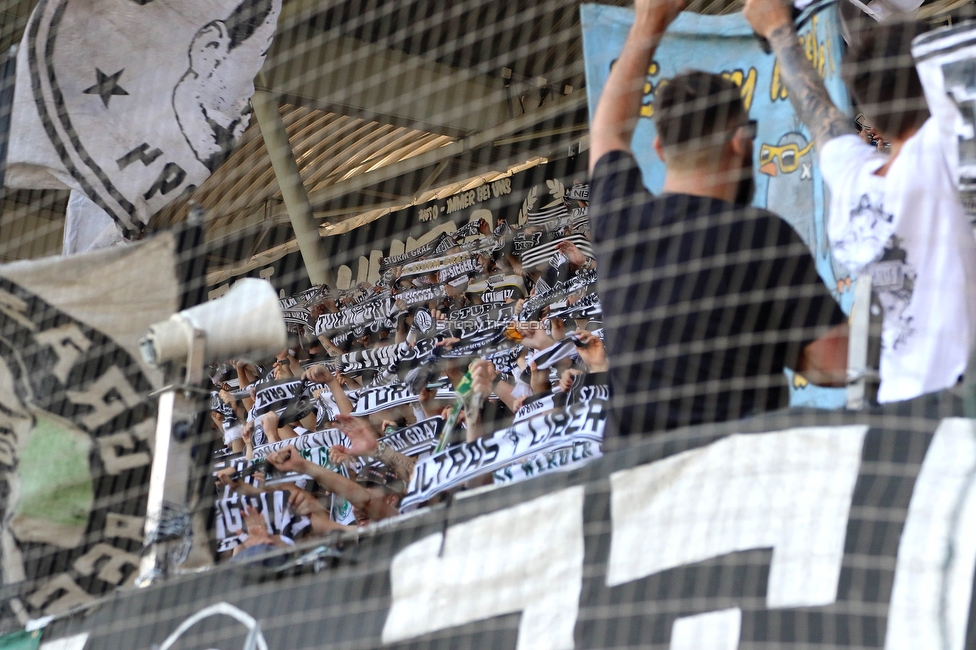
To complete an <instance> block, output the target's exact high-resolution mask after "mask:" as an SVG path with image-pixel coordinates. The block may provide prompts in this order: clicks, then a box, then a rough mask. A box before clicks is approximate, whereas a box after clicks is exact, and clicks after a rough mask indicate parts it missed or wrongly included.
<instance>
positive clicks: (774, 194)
mask: <svg viewBox="0 0 976 650" xmlns="http://www.w3.org/2000/svg"><path fill="white" fill-rule="evenodd" d="M580 12H581V22H582V27H583V57H584V63H585V66H586V90H587V99H588V101H589V109H590V117H591V118H592V116H593V112H594V110H595V109H596V105H597V102H599V100H600V94H601V93H602V92H603V87H604V85H605V84H606V82H607V76H608V75H609V74H610V67H611V65H612V64H613V62H614V61H615V60H616V58H617V56H619V54H620V50H621V49H622V48H623V44H624V41H625V40H626V39H627V34H628V32H629V31H630V26H631V25H632V24H633V22H634V12H633V10H631V9H625V8H622V7H612V6H606V5H597V4H585V5H583V6H582V7H581V9H580ZM808 12H809V14H811V16H810V17H809V19H806V21H805V23H804V24H803V25H802V27H801V28H800V30H799V36H800V39H801V42H802V44H803V46H804V49H805V51H806V53H807V58H808V59H810V61H811V62H812V63H813V65H814V67H815V68H816V70H817V71H818V72H819V73H820V76H821V77H822V78H823V79H824V83H825V84H826V86H827V90H828V91H829V92H830V95H831V97H832V98H833V100H834V103H835V104H837V106H840V107H841V108H848V109H849V108H850V106H851V102H850V98H849V95H848V93H847V90H846V89H845V88H844V84H843V81H842V80H841V77H840V61H841V57H842V55H843V47H844V43H843V40H842V39H841V37H840V31H839V26H838V20H837V16H836V7H835V5H833V4H829V3H815V5H814V6H811V7H810V8H809V9H808ZM805 17H806V13H805V14H804V15H803V16H801V17H800V20H801V21H803V20H804V18H805ZM692 69H697V70H705V71H708V72H715V73H719V74H722V75H723V76H725V77H727V78H728V79H730V80H732V81H733V82H735V83H736V84H737V85H739V87H740V88H741V89H742V98H743V101H744V102H745V106H746V109H747V110H748V111H749V117H750V118H751V119H754V120H757V121H758V125H759V126H758V135H757V136H756V139H755V151H754V161H755V165H756V167H757V170H756V174H755V176H756V196H755V200H754V201H753V204H754V205H756V206H758V207H763V208H766V209H768V210H770V211H772V212H775V213H776V214H778V215H780V216H781V217H783V218H784V219H786V221H788V222H789V223H790V225H792V226H793V228H794V229H795V230H796V231H797V233H798V234H799V235H800V237H801V238H803V241H804V242H805V243H806V244H807V246H809V247H810V252H811V254H812V255H813V257H814V259H815V260H816V263H817V270H818V271H819V273H820V276H821V277H822V278H823V280H824V283H825V284H826V285H827V286H828V287H829V288H830V290H831V292H832V293H833V294H834V297H835V298H837V300H838V301H839V302H840V304H841V306H842V307H843V308H844V310H845V311H847V312H850V307H851V303H852V301H853V291H852V289H851V281H850V274H849V273H848V272H847V270H846V269H844V268H843V267H842V266H840V265H839V264H837V263H835V262H834V261H833V259H832V257H831V255H830V248H829V245H828V242H827V233H826V229H825V226H824V224H825V216H826V210H827V209H828V208H829V204H830V201H829V190H828V189H827V187H826V185H825V184H824V182H823V179H822V177H821V175H820V168H819V165H818V164H817V157H816V151H815V149H814V147H813V143H812V142H811V140H810V135H809V132H808V131H807V128H806V127H805V126H804V125H803V124H802V123H801V122H800V119H799V118H798V117H797V115H796V112H795V111H794V110H793V106H792V104H790V101H789V98H788V96H787V93H786V88H785V87H784V86H783V84H782V82H781V80H780V78H779V66H778V65H777V64H776V58H775V57H774V56H773V55H772V54H765V53H764V52H763V51H762V49H760V47H759V43H758V41H757V40H756V37H755V36H754V35H753V33H752V28H751V27H750V26H749V24H748V23H747V22H746V20H745V18H743V16H742V14H741V13H737V14H732V15H728V16H704V15H701V14H694V13H691V12H687V11H686V12H683V13H682V14H681V15H680V16H679V17H678V19H677V20H675V21H674V23H672V24H671V26H670V27H669V28H668V31H667V32H666V33H665V34H664V37H663V38H662V40H661V44H660V46H659V47H658V49H657V52H656V54H655V56H654V60H653V61H652V63H651V66H650V68H649V69H648V71H647V82H646V83H645V85H644V101H643V107H642V109H641V119H640V121H639V122H638V125H637V130H636V132H635V134H634V140H633V144H632V148H633V151H634V155H635V156H636V158H637V162H638V164H639V165H640V168H641V170H642V171H643V174H644V184H645V185H646V186H647V188H648V189H649V190H650V191H652V192H659V191H660V190H661V187H662V185H663V184H664V163H662V162H661V161H660V160H659V159H658V157H657V155H656V154H655V153H654V147H653V142H654V137H655V135H656V132H655V129H654V122H653V120H652V119H651V118H652V116H653V101H654V91H655V89H656V88H658V87H659V85H660V84H661V83H662V82H665V83H666V80H667V79H668V78H670V77H672V76H674V75H676V74H678V73H680V72H684V71H686V70H692ZM849 112H851V113H852V111H850V110H849ZM851 126H852V128H853V118H852V124H851ZM841 390H842V389H833V390H831V389H821V388H818V387H816V386H813V385H810V384H806V383H805V381H803V380H802V378H794V377H792V376H791V377H790V391H791V397H792V399H791V403H794V404H800V403H803V404H805V405H818V404H819V405H822V406H823V407H825V408H832V407H836V405H837V404H838V403H839V401H841V397H842V396H841V394H840V393H839V392H838V391H841ZM821 393H822V394H821Z"/></svg>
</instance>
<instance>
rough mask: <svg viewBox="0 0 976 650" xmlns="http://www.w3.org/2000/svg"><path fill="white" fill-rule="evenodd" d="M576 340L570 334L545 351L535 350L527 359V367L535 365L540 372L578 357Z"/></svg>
mask: <svg viewBox="0 0 976 650" xmlns="http://www.w3.org/2000/svg"><path fill="white" fill-rule="evenodd" d="M574 339H575V337H574V336H573V335H571V334H570V335H569V336H567V337H566V338H564V339H562V340H560V341H556V342H555V343H553V344H552V345H550V346H549V347H547V348H545V349H542V350H533V351H532V352H530V353H529V356H527V357H526V358H525V363H526V365H529V364H532V363H535V365H536V367H537V368H538V369H539V370H548V369H549V368H552V367H553V366H554V365H556V364H557V363H559V362H560V361H562V360H563V359H569V358H570V357H573V356H578V355H577V352H576V344H575V343H573V341H574Z"/></svg>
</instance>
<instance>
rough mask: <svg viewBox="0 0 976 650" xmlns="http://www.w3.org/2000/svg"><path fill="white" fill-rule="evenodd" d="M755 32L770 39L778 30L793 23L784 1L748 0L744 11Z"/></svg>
mask: <svg viewBox="0 0 976 650" xmlns="http://www.w3.org/2000/svg"><path fill="white" fill-rule="evenodd" d="M742 15H743V16H745V18H746V20H748V21H749V24H750V25H752V29H753V31H754V32H756V33H757V34H759V35H760V36H762V37H763V38H769V35H770V34H772V33H773V32H774V31H775V30H776V29H778V28H780V27H782V26H783V25H790V24H792V23H793V19H792V16H791V15H790V9H789V6H788V5H785V4H783V0H746V6H745V7H744V8H743V9H742Z"/></svg>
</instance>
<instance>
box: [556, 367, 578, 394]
mask: <svg viewBox="0 0 976 650" xmlns="http://www.w3.org/2000/svg"><path fill="white" fill-rule="evenodd" d="M582 374H583V371H582V370H578V369H576V368H567V369H566V370H563V374H561V375H559V390H561V391H562V392H564V393H568V392H569V389H571V388H572V387H573V381H574V380H575V379H576V378H577V377H579V376H580V375H582Z"/></svg>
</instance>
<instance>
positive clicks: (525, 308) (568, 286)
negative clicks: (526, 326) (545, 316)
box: [519, 270, 596, 321]
mask: <svg viewBox="0 0 976 650" xmlns="http://www.w3.org/2000/svg"><path fill="white" fill-rule="evenodd" d="M595 284H596V271H594V270H590V271H577V272H576V274H575V275H573V276H571V277H570V278H569V279H568V280H566V281H564V282H557V283H556V285H555V286H554V287H551V288H550V289H549V290H548V291H543V292H541V293H539V292H537V293H536V295H534V296H532V297H531V298H529V299H528V300H526V301H525V303H523V305H522V311H521V312H519V320H521V321H529V320H534V319H535V318H536V317H537V316H538V315H539V312H540V311H542V309H543V308H544V307H548V306H549V305H551V304H552V303H554V302H558V301H560V300H564V299H565V298H566V297H567V296H569V295H571V294H573V293H576V292H577V291H580V290H583V289H587V290H589V288H590V287H591V286H592V285H595Z"/></svg>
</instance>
